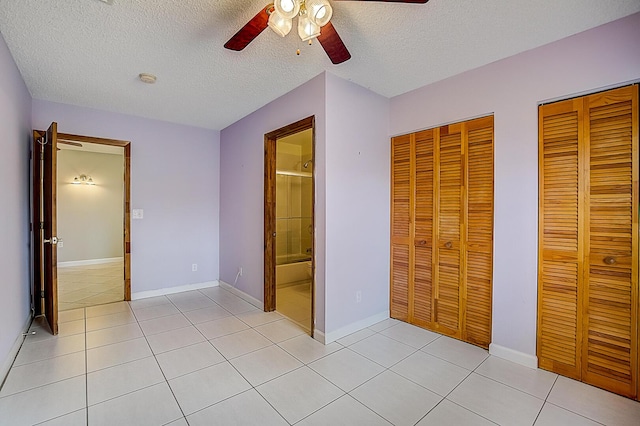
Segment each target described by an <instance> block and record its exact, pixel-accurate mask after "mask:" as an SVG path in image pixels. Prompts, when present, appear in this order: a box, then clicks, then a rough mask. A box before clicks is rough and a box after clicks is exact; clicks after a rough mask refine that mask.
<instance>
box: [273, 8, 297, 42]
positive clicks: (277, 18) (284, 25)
mask: <svg viewBox="0 0 640 426" xmlns="http://www.w3.org/2000/svg"><path fill="white" fill-rule="evenodd" d="M267 24H268V25H269V28H271V29H272V30H273V31H274V32H275V33H276V34H278V35H279V36H280V37H284V36H286V35H287V34H289V32H290V31H291V27H293V22H292V21H291V19H290V18H285V17H284V16H282V15H281V14H280V13H278V11H277V10H274V11H273V12H271V15H269V21H268V22H267Z"/></svg>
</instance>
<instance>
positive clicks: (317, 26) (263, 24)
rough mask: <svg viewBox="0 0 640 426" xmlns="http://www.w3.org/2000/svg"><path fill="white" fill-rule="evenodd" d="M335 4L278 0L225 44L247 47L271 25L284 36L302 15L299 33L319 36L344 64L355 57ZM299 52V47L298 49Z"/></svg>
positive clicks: (319, 0)
mask: <svg viewBox="0 0 640 426" xmlns="http://www.w3.org/2000/svg"><path fill="white" fill-rule="evenodd" d="M344 1H381V2H390V3H420V4H424V3H426V2H428V1H429V0H344ZM332 15H333V8H332V7H331V3H329V0H275V1H274V2H273V3H269V4H268V5H267V6H266V7H264V8H263V9H262V10H260V12H258V14H257V15H256V16H254V17H253V18H251V20H250V21H249V22H247V23H246V24H245V26H244V27H242V28H240V31H238V32H237V33H236V34H235V35H234V36H233V37H231V39H229V41H227V42H226V43H225V45H224V47H225V48H227V49H230V50H237V51H240V50H242V49H244V48H245V47H247V45H248V44H249V43H251V42H252V41H253V40H254V39H255V38H256V37H258V35H259V34H260V33H261V32H262V31H264V30H265V29H266V28H267V27H270V28H271V29H272V30H273V31H275V33H276V34H278V35H280V36H282V37H284V36H286V35H287V34H288V33H289V32H290V31H291V28H292V26H293V19H294V18H296V17H297V18H298V35H299V36H300V38H301V39H302V41H309V43H311V40H313V39H314V38H317V39H318V41H319V42H320V45H322V48H323V49H324V51H325V52H326V53H327V56H329V59H331V62H333V63H334V64H341V63H342V62H345V61H347V60H349V59H350V58H351V54H350V53H349V51H348V50H347V47H346V46H345V45H344V43H343V42H342V39H341V38H340V36H339V35H338V32H337V31H336V29H335V28H334V27H333V24H332V23H331V22H330V21H331V16H332ZM298 53H299V51H298Z"/></svg>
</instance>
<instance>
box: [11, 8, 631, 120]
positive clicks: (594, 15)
mask: <svg viewBox="0 0 640 426" xmlns="http://www.w3.org/2000/svg"><path fill="white" fill-rule="evenodd" d="M267 2H268V0H243V1H238V0H113V1H112V4H106V3H104V2H102V1H99V0H56V1H43V0H0V32H1V33H2V35H3V36H4V39H5V40H6V42H7V44H8V46H9V49H10V50H11V53H12V55H13V57H14V58H15V60H16V63H17V64H18V68H19V69H20V71H21V73H22V76H23V78H24V80H25V82H26V84H27V87H28V88H29V91H30V92H31V95H32V96H33V97H34V98H36V99H44V100H49V101H55V102H62V103H67V104H73V105H80V106H86V107H93V108H98V109H102V110H108V111H116V112H122V113H126V114H132V115H137V116H142V117H149V118H155V119H160V120H166V121H170V122H176V123H183V124H190V125H195V126H200V127H206V128H210V129H222V128H224V127H226V126H228V125H230V124H232V123H233V122H235V121H237V120H238V119H240V118H242V117H244V116H245V115H247V114H249V113H251V112H253V111H255V110H256V109H258V108H259V107H261V106H263V105H265V104H266V103H268V102H270V101H272V100H273V99H275V98H277V97H279V96H281V95H283V94H285V93H286V92H288V91H290V90H291V89H293V88H295V87H297V86H299V85H301V84H302V83H304V82H306V81H308V80H309V79H310V78H312V77H315V76H316V75H318V74H320V73H321V72H322V71H324V70H328V71H330V72H332V73H334V74H336V75H338V76H340V77H342V78H345V79H348V80H351V81H353V82H355V83H357V84H360V85H362V86H365V87H367V88H369V89H371V90H373V91H374V92H377V93H379V94H381V95H384V96H387V97H391V96H395V95H399V94H402V93H404V92H407V91H409V90H412V89H415V88H417V87H420V86H424V85H426V84H429V83H432V82H435V81H438V80H441V79H444V78H447V77H449V76H452V75H455V74H459V73H461V72H464V71H466V70H469V69H473V68H476V67H478V66H481V65H484V64H487V63H489V62H493V61H496V60H498V59H502V58H505V57H507V56H511V55H513V54H516V53H519V52H522V51H524V50H528V49H532V48H534V47H537V46H540V45H543V44H546V43H549V42H552V41H554V40H558V39H560V38H564V37H566V36H569V35H571V34H575V33H578V32H580V31H584V30H586V29H589V28H592V27H594V26H597V25H601V24H604V23H606V22H609V21H612V20H615V19H617V18H621V17H623V16H626V15H630V14H632V13H634V12H638V11H640V1H638V0H562V1H558V0H536V1H531V0H430V1H429V2H428V3H427V4H426V5H411V4H402V3H377V2H365V1H337V0H334V1H333V2H332V4H333V6H334V17H333V19H332V22H333V24H334V26H335V27H336V29H337V30H338V32H339V33H340V36H341V37H342V39H343V40H344V42H345V44H346V45H347V47H348V48H349V50H350V52H351V54H352V59H351V60H349V61H347V62H345V63H343V64H341V65H333V64H331V62H330V61H329V59H328V58H327V56H326V54H325V53H324V51H323V50H322V48H321V46H320V45H319V44H318V43H314V44H313V45H311V46H308V45H307V44H306V43H303V42H301V41H300V39H299V38H298V37H297V34H294V32H295V30H294V31H292V33H291V34H289V35H288V36H287V37H286V38H284V39H282V38H280V37H278V36H277V35H276V34H275V33H273V32H272V31H271V30H269V29H267V30H265V31H264V32H263V33H262V34H261V35H260V36H259V37H258V38H257V39H256V40H254V41H253V42H252V43H251V44H250V45H249V46H248V47H247V48H246V49H245V50H244V51H242V52H233V51H229V50H226V49H224V48H223V47H222V46H223V44H224V43H225V42H226V41H227V40H228V39H229V38H230V37H231V36H232V35H233V34H234V33H235V32H236V31H237V30H238V29H239V28H240V27H241V26H242V25H244V23H245V22H247V21H248V20H249V19H250V18H251V17H253V16H254V15H255V14H256V13H257V12H258V11H259V10H260V9H261V8H262V7H264V6H265V4H266V3H267ZM298 48H300V50H301V51H302V53H301V55H300V56H296V54H295V52H296V49H298ZM141 72H148V73H153V74H156V75H157V76H158V82H157V83H156V84H155V85H153V86H151V85H145V84H143V83H141V82H139V81H138V80H137V75H138V74H139V73H141Z"/></svg>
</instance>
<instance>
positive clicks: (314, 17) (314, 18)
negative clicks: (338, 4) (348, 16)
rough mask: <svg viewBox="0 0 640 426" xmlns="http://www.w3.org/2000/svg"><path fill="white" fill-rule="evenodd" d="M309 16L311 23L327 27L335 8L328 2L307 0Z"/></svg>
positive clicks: (325, 0)
mask: <svg viewBox="0 0 640 426" xmlns="http://www.w3.org/2000/svg"><path fill="white" fill-rule="evenodd" d="M305 5H306V6H305V7H306V8H307V15H308V16H309V19H310V20H311V22H313V23H314V24H316V25H317V26H319V27H322V26H324V25H327V24H328V23H329V21H330V20H331V16H332V15H333V8H332V7H331V4H329V2H328V1H327V0H307V1H306V2H305Z"/></svg>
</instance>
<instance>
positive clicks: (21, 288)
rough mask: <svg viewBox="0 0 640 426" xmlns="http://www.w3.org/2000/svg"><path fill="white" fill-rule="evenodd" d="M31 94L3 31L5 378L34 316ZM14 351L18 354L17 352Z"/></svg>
mask: <svg viewBox="0 0 640 426" xmlns="http://www.w3.org/2000/svg"><path fill="white" fill-rule="evenodd" d="M30 119H31V95H29V91H28V90H27V87H26V86H25V84H24V81H23V80H22V77H21V76H20V72H19V71H18V68H17V67H16V65H15V63H14V62H13V58H12V57H11V54H10V53H9V49H7V45H6V44H5V41H4V39H3V38H2V36H0V150H1V151H2V154H0V200H2V203H0V235H1V236H2V248H1V249H0V271H2V278H1V279H0V291H1V292H2V297H0V324H1V325H0V381H2V380H3V379H4V374H5V373H6V372H7V371H8V367H9V363H10V362H11V361H12V360H11V359H10V355H11V352H12V348H13V346H14V343H15V342H16V341H17V339H18V338H19V337H20V335H21V333H22V332H23V331H24V330H23V326H24V325H25V323H26V321H27V320H28V318H29V315H30V313H31V311H30V302H29V301H30V299H31V296H30V294H31V292H30V286H31V284H30V278H29V275H30V274H29V250H30V249H29V215H28V211H29V146H30V143H31V122H30ZM14 355H15V354H14Z"/></svg>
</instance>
